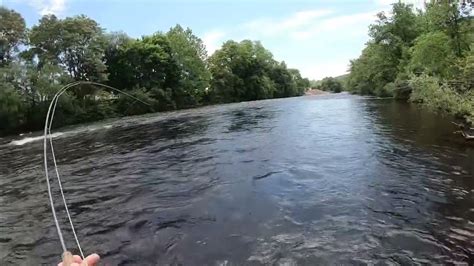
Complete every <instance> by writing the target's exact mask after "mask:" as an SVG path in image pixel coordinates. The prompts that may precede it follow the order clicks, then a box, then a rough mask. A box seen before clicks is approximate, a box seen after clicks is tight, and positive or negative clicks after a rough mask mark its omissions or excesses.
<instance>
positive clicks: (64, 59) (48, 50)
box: [29, 15, 107, 82]
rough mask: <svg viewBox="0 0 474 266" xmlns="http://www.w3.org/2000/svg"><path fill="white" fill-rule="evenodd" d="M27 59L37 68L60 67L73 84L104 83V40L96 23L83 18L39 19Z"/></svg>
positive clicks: (48, 16)
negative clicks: (35, 61)
mask: <svg viewBox="0 0 474 266" xmlns="http://www.w3.org/2000/svg"><path fill="white" fill-rule="evenodd" d="M30 45H31V51H30V53H29V54H30V55H31V56H37V57H38V60H39V64H38V67H39V68H41V67H42V66H43V65H45V64H51V65H59V66H61V67H63V68H64V69H65V70H66V71H67V73H68V74H69V76H70V77H71V78H72V79H73V80H89V81H99V82H100V81H104V80H106V78H107V73H106V66H105V64H104V62H103V60H102V59H103V57H104V51H105V38H104V36H103V30H102V29H101V28H100V27H99V25H98V24H97V22H95V21H94V20H92V19H90V18H87V17H86V16H76V17H68V18H65V19H63V20H60V19H58V18H57V17H56V16H54V15H47V16H44V17H42V18H41V19H40V21H39V25H37V26H33V28H32V29H31V33H30Z"/></svg>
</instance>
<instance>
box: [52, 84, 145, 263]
mask: <svg viewBox="0 0 474 266" xmlns="http://www.w3.org/2000/svg"><path fill="white" fill-rule="evenodd" d="M81 84H87V85H93V86H99V87H104V88H107V89H110V90H113V91H116V92H119V93H122V94H124V95H126V96H128V97H130V98H132V99H134V100H135V101H139V102H141V103H143V104H145V105H150V104H148V103H146V102H144V101H142V100H140V99H138V98H136V97H135V96H133V95H131V94H129V93H127V92H124V91H122V90H119V89H117V88H114V87H111V86H108V85H104V84H101V83H97V82H92V81H77V82H73V83H70V84H67V85H65V86H64V87H62V88H61V89H60V90H59V91H58V92H57V93H56V94H55V95H54V97H53V99H52V100H51V103H50V105H49V107H48V112H47V114H46V120H45V126H44V142H43V149H44V169H45V177H46V182H47V189H48V197H49V202H50V205H51V212H52V214H53V220H54V224H55V226H56V230H57V232H58V236H59V241H60V242H61V247H62V249H63V253H64V252H66V251H67V247H66V243H65V241H64V237H63V234H62V231H61V227H60V226H59V221H58V218H57V214H56V209H55V207H54V200H53V195H52V190H51V183H50V179H49V170H48V158H47V142H48V140H49V143H50V149H51V155H52V158H53V164H54V169H55V173H56V177H57V180H58V185H59V191H60V193H61V197H62V201H63V204H64V209H65V210H66V214H67V217H68V220H69V225H70V227H71V230H72V233H73V235H74V239H75V241H76V245H77V247H78V249H79V252H80V254H81V257H82V258H83V259H84V253H83V251H82V248H81V245H80V243H79V239H78V237H77V234H76V230H75V228H74V224H73V222H72V218H71V215H70V212H69V208H68V205H67V201H66V197H65V195H64V191H63V187H62V182H61V177H60V175H59V170H58V166H57V161H56V155H55V153H54V145H53V137H52V134H51V127H52V125H53V120H54V114H55V112H56V107H57V104H58V100H59V97H60V96H61V95H62V94H63V93H65V92H66V91H67V90H68V89H70V88H72V87H75V86H77V85H81ZM48 135H49V138H48Z"/></svg>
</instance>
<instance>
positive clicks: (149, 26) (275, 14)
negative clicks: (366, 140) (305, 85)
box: [0, 0, 422, 79]
mask: <svg viewBox="0 0 474 266" xmlns="http://www.w3.org/2000/svg"><path fill="white" fill-rule="evenodd" d="M391 2H393V1H391V0H367V1H356V0H352V1H351V0H344V1H337V0H333V1H329V0H321V1H316V0H313V1H310V0H296V1H290V0H288V1H283V0H273V1H271V0H262V1H256V0H255V1H250V0H220V1H218V0H201V1H198V0H195V1H192V0H175V1H171V0H167V1H158V0H156V1H153V0H107V1H105V0H102V1H101V0H0V3H2V5H4V6H6V7H8V8H11V9H14V10H16V11H18V12H20V13H21V14H22V15H23V16H24V18H25V20H26V22H27V25H28V26H32V25H34V24H36V23H37V22H38V19H39V18H40V17H41V15H44V14H48V13H54V14H56V15H57V16H59V17H66V16H73V15H79V14H85V15H87V16H89V17H91V18H92V19H94V20H96V21H97V22H98V23H99V24H100V25H101V26H102V27H103V28H105V29H106V30H107V31H124V32H126V33H127V34H128V35H130V36H131V37H140V36H142V35H148V34H152V33H154V32H156V31H167V30H168V29H169V28H170V27H172V26H174V25H175V24H181V25H182V26H185V27H190V28H191V29H192V30H193V32H194V33H195V34H196V35H198V36H199V37H201V38H202V39H203V41H204V43H205V44H206V46H207V49H208V52H209V54H212V52H213V51H214V50H215V49H218V48H219V46H220V45H221V44H222V43H223V42H224V41H226V40H229V39H233V40H237V41H239V40H243V39H252V40H260V41H261V42H262V43H263V45H264V46H265V47H266V48H267V49H269V50H270V51H271V52H272V53H273V55H274V57H275V58H276V59H277V60H280V61H281V60H284V61H285V62H286V63H287V65H288V66H289V67H293V68H297V69H299V70H300V71H301V73H302V74H303V76H305V77H308V78H310V79H320V78H323V77H325V76H337V75H341V74H344V73H345V72H346V71H347V68H348V64H349V60H350V59H354V58H357V57H358V56H359V54H360V51H361V50H362V48H363V46H364V43H365V42H366V41H367V39H368V36H367V29H368V25H369V24H370V23H372V22H373V21H374V20H375V14H376V13H377V12H379V11H383V10H389V7H390V3H391ZM411 2H415V4H418V3H416V2H422V0H419V1H417V0H412V1H411Z"/></svg>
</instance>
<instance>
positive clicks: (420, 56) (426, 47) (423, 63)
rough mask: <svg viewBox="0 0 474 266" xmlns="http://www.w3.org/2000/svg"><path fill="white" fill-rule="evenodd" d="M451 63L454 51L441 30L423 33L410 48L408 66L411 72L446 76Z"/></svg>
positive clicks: (448, 39)
mask: <svg viewBox="0 0 474 266" xmlns="http://www.w3.org/2000/svg"><path fill="white" fill-rule="evenodd" d="M453 63H454V53H453V49H452V48H451V43H450V38H449V37H448V36H447V35H446V34H445V33H443V32H430V33H426V34H423V35H421V36H420V37H418V38H417V39H416V42H415V45H414V46H413V47H412V48H411V61H410V65H409V68H410V69H411V70H412V71H413V72H416V73H419V72H425V73H427V74H429V75H437V76H439V77H448V75H449V74H450V70H451V65H452V64H453Z"/></svg>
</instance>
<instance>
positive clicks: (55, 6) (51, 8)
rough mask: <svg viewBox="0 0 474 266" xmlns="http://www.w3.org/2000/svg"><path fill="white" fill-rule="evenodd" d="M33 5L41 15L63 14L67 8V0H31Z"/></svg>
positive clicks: (30, 3)
mask: <svg viewBox="0 0 474 266" xmlns="http://www.w3.org/2000/svg"><path fill="white" fill-rule="evenodd" d="M29 5H30V6H32V7H33V8H34V9H35V10H36V11H37V12H38V13H39V14H40V15H42V16H43V15H49V14H55V15H61V14H62V12H64V10H65V9H66V0H30V1H29Z"/></svg>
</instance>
